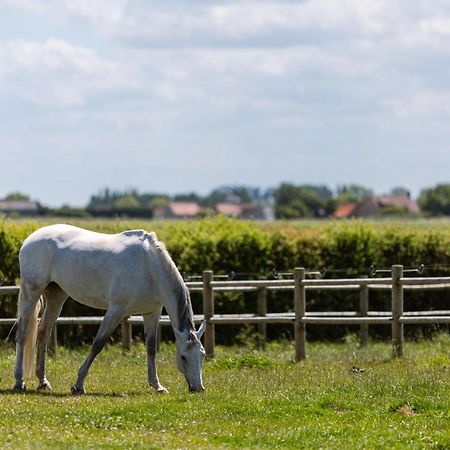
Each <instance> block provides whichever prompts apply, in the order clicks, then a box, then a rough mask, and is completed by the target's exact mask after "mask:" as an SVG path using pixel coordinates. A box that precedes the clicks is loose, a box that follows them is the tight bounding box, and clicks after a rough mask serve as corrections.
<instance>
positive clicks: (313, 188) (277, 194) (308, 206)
mask: <svg viewBox="0 0 450 450" xmlns="http://www.w3.org/2000/svg"><path fill="white" fill-rule="evenodd" d="M389 194H390V195H395V196H406V197H410V194H409V191H408V189H407V188H404V187H396V188H393V189H392V190H391V192H389ZM373 195H374V193H373V191H372V189H370V188H368V187H365V186H362V185H358V184H347V185H342V186H338V187H337V189H336V190H335V191H333V190H331V189H330V188H329V187H328V186H326V185H324V184H318V185H313V184H300V185H297V184H293V183H281V184H280V185H279V186H277V187H276V188H271V189H266V190H264V189H261V188H257V187H248V186H225V187H220V188H217V189H213V190H212V191H211V192H209V193H208V194H207V195H203V196H202V195H199V194H197V193H195V192H190V193H180V194H176V195H168V194H164V193H148V192H144V193H140V192H139V191H137V190H136V189H128V190H124V191H118V190H112V189H109V188H105V189H103V190H101V191H99V192H98V193H96V194H94V195H92V196H91V197H90V199H89V202H88V204H87V205H86V207H85V208H72V207H71V206H70V205H63V206H62V207H61V208H56V209H55V208H53V209H50V208H46V207H44V206H42V205H40V209H39V213H40V214H41V215H56V216H65V217H70V216H74V217H75V216H76V217H117V216H120V217H143V218H152V217H153V216H154V211H155V209H156V208H161V207H165V206H167V205H169V204H170V203H171V202H195V203H197V204H199V205H200V206H201V207H202V208H203V211H204V213H203V214H205V215H207V214H213V212H214V207H215V205H217V204H218V203H234V204H244V203H251V204H254V205H264V206H267V205H270V206H272V207H273V211H274V216H275V218H277V219H298V218H324V217H330V216H332V215H333V213H334V212H335V211H336V210H337V208H338V207H339V206H341V205H343V204H345V203H353V204H360V203H362V202H364V201H365V200H366V199H367V198H368V197H371V196H373ZM6 198H7V199H11V200H27V199H29V196H27V195H25V194H21V193H19V192H14V193H11V194H9V195H8V196H7V197H6ZM417 201H418V204H419V206H420V208H421V210H422V214H423V215H425V216H448V215H450V183H440V184H438V185H436V186H434V187H429V188H426V189H423V190H422V191H421V193H420V195H419V197H418V199H417ZM384 213H385V214H386V215H388V214H395V215H400V214H406V213H407V211H402V209H401V208H386V210H385V211H384Z"/></svg>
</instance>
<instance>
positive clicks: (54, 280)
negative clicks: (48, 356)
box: [14, 225, 205, 394]
mask: <svg viewBox="0 0 450 450" xmlns="http://www.w3.org/2000/svg"><path fill="white" fill-rule="evenodd" d="M19 261H20V293H19V307H18V330H17V339H16V342H17V350H16V365H15V369H14V376H15V380H16V381H15V386H14V388H15V389H16V390H18V391H21V390H25V389H26V387H25V382H24V378H29V377H30V376H31V374H32V368H31V367H32V358H33V355H34V353H35V352H37V355H36V375H37V377H38V379H39V387H38V389H51V388H52V387H51V385H50V383H49V382H48V380H47V378H46V376H45V352H46V348H47V342H48V340H49V337H50V334H51V329H52V327H53V324H54V323H55V321H56V319H57V318H58V316H59V315H60V313H61V310H62V307H63V305H64V302H65V301H66V299H67V298H68V297H69V296H70V297H72V298H73V299H75V300H76V301H78V302H80V303H82V304H84V305H87V306H91V307H94V308H100V309H105V310H106V313H105V316H104V318H103V320H102V323H101V325H100V328H99V330H98V332H97V335H96V336H95V339H94V341H93V343H92V347H91V350H90V352H89V354H88V356H87V357H86V359H85V361H84V363H83V364H82V366H81V367H80V370H79V372H78V379H77V381H76V383H75V385H74V386H73V387H72V393H73V394H83V393H84V380H85V378H86V376H87V374H88V371H89V367H90V366H91V364H92V362H93V360H94V358H95V357H96V355H97V354H98V353H100V351H101V350H102V349H103V347H104V345H105V343H106V342H107V340H108V338H109V337H110V335H111V333H112V332H113V331H114V329H115V328H116V327H117V326H118V325H119V323H120V321H121V320H122V319H123V318H124V317H125V316H128V315H130V314H142V316H143V318H144V331H145V342H146V346H147V356H148V381H149V383H150V385H151V386H153V388H155V390H156V391H157V392H167V390H166V388H165V387H164V386H162V385H161V383H160V382H159V379H158V375H157V373H156V361H155V353H156V336H157V329H158V326H159V318H160V315H161V310H162V307H163V306H164V307H165V308H166V311H167V313H168V314H169V317H170V321H171V324H172V327H173V331H174V333H175V338H176V347H177V356H176V359H177V365H178V368H179V370H180V371H181V372H182V373H183V375H184V377H185V378H186V381H187V383H188V387H189V390H190V391H191V392H199V391H203V390H204V387H203V383H202V364H203V359H204V356H205V350H204V349H203V346H202V344H201V342H200V338H201V336H202V334H203V332H204V330H205V326H204V323H202V325H201V326H200V329H199V330H198V331H195V326H194V319H193V312H192V305H191V299H190V296H189V291H188V289H187V287H186V285H185V283H184V281H183V278H182V277H181V275H180V273H179V272H178V270H177V268H176V266H175V264H174V262H173V261H172V259H171V257H170V256H169V253H168V252H167V250H166V248H165V246H164V244H163V243H162V242H161V241H158V239H157V237H156V234H155V233H147V232H145V231H143V230H132V231H124V232H123V233H118V234H102V233H95V232H92V231H87V230H83V229H81V228H77V227H74V226H70V225H50V226H46V227H43V228H40V229H39V230H37V231H35V232H34V233H32V234H31V235H30V236H28V238H27V239H26V240H25V242H24V243H23V245H22V248H21V249H20V253H19ZM42 298H43V300H44V303H45V309H44V312H43V314H42V318H41V319H40V320H39V321H38V315H39V311H40V303H41V299H42Z"/></svg>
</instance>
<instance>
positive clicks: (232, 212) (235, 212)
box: [215, 203, 242, 217]
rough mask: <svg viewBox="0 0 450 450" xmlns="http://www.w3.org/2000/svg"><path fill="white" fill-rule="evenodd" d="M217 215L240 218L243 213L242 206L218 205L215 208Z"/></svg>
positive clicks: (231, 204)
mask: <svg viewBox="0 0 450 450" xmlns="http://www.w3.org/2000/svg"><path fill="white" fill-rule="evenodd" d="M215 210H216V212H217V214H223V215H224V216H227V217H239V216H240V215H241V212H242V205H240V204H239V203H217V205H216V206H215Z"/></svg>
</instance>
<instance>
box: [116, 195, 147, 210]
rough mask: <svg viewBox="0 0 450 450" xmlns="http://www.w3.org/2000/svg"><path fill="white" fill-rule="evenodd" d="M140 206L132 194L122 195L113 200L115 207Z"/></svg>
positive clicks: (131, 207) (135, 207)
mask: <svg viewBox="0 0 450 450" xmlns="http://www.w3.org/2000/svg"><path fill="white" fill-rule="evenodd" d="M140 206H141V203H140V201H139V199H138V198H137V197H136V196H134V195H124V196H122V197H119V198H117V199H116V200H115V201H114V208H115V209H137V208H139V207H140Z"/></svg>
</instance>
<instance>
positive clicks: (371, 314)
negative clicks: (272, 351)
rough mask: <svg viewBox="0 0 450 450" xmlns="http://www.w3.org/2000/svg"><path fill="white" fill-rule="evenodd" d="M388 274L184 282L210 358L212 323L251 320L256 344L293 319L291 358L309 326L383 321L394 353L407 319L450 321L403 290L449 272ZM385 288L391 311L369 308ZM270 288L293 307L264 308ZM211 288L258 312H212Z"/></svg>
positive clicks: (10, 290)
mask: <svg viewBox="0 0 450 450" xmlns="http://www.w3.org/2000/svg"><path fill="white" fill-rule="evenodd" d="M391 273H392V276H391V277H384V278H348V279H327V280H324V279H311V278H306V277H307V276H308V273H307V272H306V271H305V269H304V268H296V269H294V272H293V274H294V277H293V279H291V280H245V281H242V280H239V281H233V280H229V281H215V280H214V274H213V272H212V271H205V272H204V273H203V281H200V282H187V283H186V284H187V286H188V288H189V290H190V292H202V293H203V314H202V315H195V316H194V321H195V322H196V323H199V322H201V321H202V320H205V321H206V331H205V337H204V346H205V350H206V354H207V356H208V357H209V358H213V357H214V350H215V325H229V324H233V325H236V324H255V325H257V327H258V337H259V344H260V346H261V347H264V345H265V342H266V325H267V324H277V323H280V324H291V325H293V326H294V336H295V360H296V361H300V360H302V359H304V358H306V326H307V325H324V324H326V325H332V324H334V325H359V326H360V343H361V345H367V342H368V326H369V325H371V324H387V325H391V327H392V351H393V356H394V357H402V356H403V344H404V336H403V326H404V325H405V324H424V325H425V324H449V323H450V310H445V311H406V312H405V311H404V292H405V291H409V290H417V289H445V288H448V287H450V277H434V278H426V277H409V278H407V277H404V275H403V266H400V265H395V266H392V270H391ZM343 289H345V290H359V299H360V301H359V311H341V312H308V311H307V310H306V306H307V293H308V292H309V291H311V290H343ZM379 289H388V290H390V291H391V310H390V311H370V310H369V292H370V291H371V290H379ZM273 290H282V291H285V290H292V291H293V304H292V309H293V312H289V311H288V312H284V313H283V312H282V313H267V292H268V291H273ZM215 292H255V293H257V312H256V313H255V314H215V313H214V293H215ZM18 293H19V287H18V286H6V287H5V286H1V287H0V297H2V296H13V295H17V294H18ZM102 319H103V317H101V316H86V317H59V318H58V320H57V324H58V325H70V324H81V325H94V324H99V323H100V322H101V320H102ZM14 323H15V318H0V326H1V325H10V326H11V325H13V324H14ZM138 324H142V317H141V316H131V317H126V318H125V319H124V320H123V322H122V326H121V329H122V345H123V347H124V349H130V347H131V344H132V326H133V325H138ZM160 324H161V325H169V324H170V321H169V318H168V316H162V317H161V320H160ZM49 348H53V351H56V324H55V329H54V333H53V342H52V345H50V346H49Z"/></svg>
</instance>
